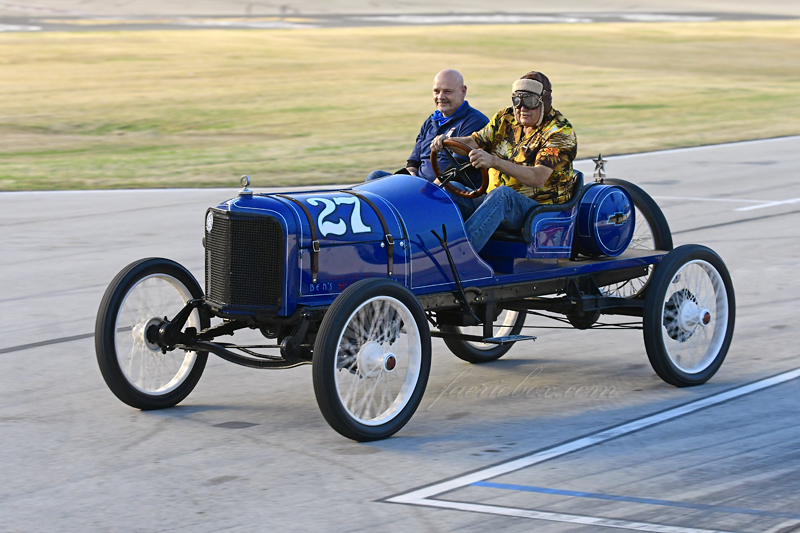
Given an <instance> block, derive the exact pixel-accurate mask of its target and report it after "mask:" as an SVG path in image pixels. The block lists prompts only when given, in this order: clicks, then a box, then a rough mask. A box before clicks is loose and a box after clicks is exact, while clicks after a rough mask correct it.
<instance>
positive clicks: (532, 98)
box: [511, 91, 542, 109]
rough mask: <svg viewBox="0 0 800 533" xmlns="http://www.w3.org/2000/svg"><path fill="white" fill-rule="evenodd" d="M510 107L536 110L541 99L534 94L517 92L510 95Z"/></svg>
mask: <svg viewBox="0 0 800 533" xmlns="http://www.w3.org/2000/svg"><path fill="white" fill-rule="evenodd" d="M511 105H512V106H513V107H514V109H519V108H520V107H527V108H528V109H538V108H539V106H540V105H542V97H541V96H540V95H538V94H535V93H526V92H525V91H518V92H515V93H514V94H512V95H511Z"/></svg>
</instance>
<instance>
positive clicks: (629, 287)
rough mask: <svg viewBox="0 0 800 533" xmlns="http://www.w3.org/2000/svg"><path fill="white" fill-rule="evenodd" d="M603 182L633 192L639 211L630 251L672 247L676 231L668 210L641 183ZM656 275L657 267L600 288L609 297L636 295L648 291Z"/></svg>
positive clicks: (608, 179) (610, 180)
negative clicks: (673, 231)
mask: <svg viewBox="0 0 800 533" xmlns="http://www.w3.org/2000/svg"><path fill="white" fill-rule="evenodd" d="M603 183H605V184H607V185H618V186H620V187H622V188H624V189H625V190H627V191H628V193H630V195H631V197H632V198H633V205H634V207H635V211H636V221H635V223H634V230H633V237H632V238H631V242H630V244H629V245H628V250H631V249H633V250H666V251H669V250H672V233H671V232H670V229H669V224H668V223H667V219H666V217H664V213H662V212H661V209H660V208H659V207H658V204H656V203H655V201H654V200H653V199H652V198H650V195H648V194H647V193H646V192H644V190H642V189H641V188H640V187H639V186H637V185H634V184H633V183H631V182H629V181H625V180H619V179H613V178H605V179H604V180H603ZM652 274H653V267H652V266H650V267H648V269H647V274H646V275H644V276H640V277H638V278H633V279H629V280H625V281H621V282H619V283H614V284H612V285H606V286H604V287H600V290H602V291H603V294H605V295H606V296H619V297H622V298H634V297H636V296H640V295H642V294H643V293H644V289H645V287H647V284H648V282H649V281H650V278H651V277H652Z"/></svg>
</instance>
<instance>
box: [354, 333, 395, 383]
mask: <svg viewBox="0 0 800 533" xmlns="http://www.w3.org/2000/svg"><path fill="white" fill-rule="evenodd" d="M357 361H358V371H359V373H360V374H361V376H362V377H365V378H374V377H377V376H378V375H380V373H381V372H392V371H393V370H394V369H395V367H396V366H397V357H396V356H395V355H394V354H393V353H391V352H390V353H386V352H385V351H384V349H383V346H382V345H380V344H378V343H377V342H368V343H367V344H365V345H364V346H363V347H362V348H361V350H359V352H358V356H357Z"/></svg>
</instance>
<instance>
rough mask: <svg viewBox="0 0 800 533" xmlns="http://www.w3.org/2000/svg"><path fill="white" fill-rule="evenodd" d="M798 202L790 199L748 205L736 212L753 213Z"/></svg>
mask: <svg viewBox="0 0 800 533" xmlns="http://www.w3.org/2000/svg"><path fill="white" fill-rule="evenodd" d="M798 202H800V198H792V199H790V200H781V201H779V202H767V203H761V204H759V205H749V206H747V207H740V208H739V209H737V211H754V210H756V209H765V208H767V207H775V206H778V205H789V204H796V203H798Z"/></svg>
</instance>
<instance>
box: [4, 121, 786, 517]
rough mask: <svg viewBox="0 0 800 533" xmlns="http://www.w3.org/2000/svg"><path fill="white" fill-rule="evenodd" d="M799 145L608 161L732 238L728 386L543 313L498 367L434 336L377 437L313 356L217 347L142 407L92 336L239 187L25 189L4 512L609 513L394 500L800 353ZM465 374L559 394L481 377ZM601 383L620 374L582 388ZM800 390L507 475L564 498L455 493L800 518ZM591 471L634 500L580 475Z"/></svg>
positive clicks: (7, 354)
mask: <svg viewBox="0 0 800 533" xmlns="http://www.w3.org/2000/svg"><path fill="white" fill-rule="evenodd" d="M799 153H800V137H792V138H785V139H777V140H771V141H757V142H749V143H738V144H733V145H723V146H717V147H705V148H697V149H686V150H677V151H670V152H660V153H651V154H641V155H632V156H622V157H616V158H611V159H610V161H609V162H608V163H607V164H606V169H607V171H608V175H609V176H611V177H617V178H622V179H628V180H630V181H633V182H635V183H637V184H639V185H640V186H642V187H643V188H645V190H647V191H648V192H649V193H650V194H651V195H652V196H654V197H655V198H656V199H657V201H658V202H659V204H660V205H661V207H662V208H663V210H664V213H665V214H666V216H667V219H668V220H669V222H670V224H671V227H672V230H673V234H674V239H675V243H676V245H679V244H683V243H690V242H696V243H702V244H705V245H708V246H710V247H711V248H713V249H714V250H716V251H717V252H718V253H719V254H720V255H721V257H722V258H723V259H724V260H725V262H726V263H727V265H728V267H729V269H730V271H731V274H732V277H733V282H734V285H735V288H736V299H737V307H738V309H737V322H736V332H735V336H734V340H733V344H732V347H731V350H730V352H729V355H728V358H727V360H726V362H725V363H724V364H723V366H722V368H721V370H720V371H719V373H718V374H717V375H716V376H715V377H714V378H713V379H712V380H711V381H710V382H709V383H707V384H706V385H704V386H701V387H695V388H690V389H677V388H674V387H671V386H668V385H666V384H665V383H663V382H662V381H661V380H660V379H659V378H658V377H657V376H656V375H655V373H654V372H653V371H652V369H651V368H650V366H649V363H648V361H647V357H646V354H645V350H644V346H643V343H642V337H641V332H639V331H576V330H558V329H557V330H547V329H545V330H540V331H536V332H535V334H536V335H538V337H539V338H538V340H537V341H536V342H535V343H527V344H518V345H517V346H515V347H514V348H513V349H512V351H511V352H510V353H509V354H508V355H506V356H505V357H504V358H503V359H501V360H499V361H497V362H496V363H493V364H489V365H482V366H478V365H469V364H467V363H464V362H462V361H460V360H459V359H456V358H455V357H454V356H452V355H451V354H450V353H449V352H448V351H447V349H446V347H445V346H444V345H443V344H442V343H441V342H440V341H438V340H434V361H433V368H432V373H431V379H430V382H429V384H428V388H427V393H426V396H425V398H424V399H423V402H422V404H421V406H420V408H419V409H418V411H417V413H416V414H415V416H414V418H413V419H412V420H411V422H410V423H409V424H408V425H407V426H406V427H405V428H404V429H403V430H402V431H400V433H398V434H397V435H396V436H395V437H393V438H391V439H388V440H385V441H382V442H378V443H372V444H356V443H354V442H350V441H348V440H346V439H344V438H342V437H340V436H339V435H338V434H337V433H335V432H334V431H333V430H331V429H330V428H329V427H328V426H327V424H326V423H325V421H324V419H323V418H322V416H321V415H320V413H319V410H318V408H317V405H316V401H315V398H314V393H313V389H312V384H311V368H310V367H307V366H306V367H300V368H297V369H292V370H283V371H258V370H251V369H246V368H241V367H237V366H235V365H232V364H230V363H227V362H224V361H221V360H219V359H217V358H213V357H212V358H211V359H210V360H209V365H208V367H207V368H206V371H205V374H204V375H203V378H202V379H201V380H200V383H199V385H198V387H197V388H196V389H195V391H194V392H193V393H192V394H191V395H190V396H189V397H188V398H187V399H186V400H185V401H184V402H183V403H182V404H181V405H180V406H178V407H176V408H173V409H169V410H165V411H158V412H140V411H136V410H134V409H131V408H129V407H127V406H126V405H124V404H122V403H121V402H119V401H118V400H117V399H116V398H115V397H114V396H113V395H112V394H111V392H110V391H109V390H108V389H107V388H106V385H105V383H104V382H103V379H102V377H101V376H100V372H99V370H98V368H97V364H96V361H95V355H94V345H93V339H92V338H91V334H92V331H93V328H94V319H95V313H96V311H97V306H98V304H99V302H100V298H101V296H102V294H103V291H104V290H105V287H106V286H107V284H108V283H109V281H110V280H111V278H112V277H113V276H114V275H115V273H116V272H117V271H119V270H120V269H121V268H122V267H123V266H124V265H126V264H127V263H129V262H131V261H133V260H135V259H138V258H141V257H147V256H165V257H170V258H172V259H175V260H177V261H179V262H181V263H182V264H184V265H185V266H187V267H188V268H189V269H190V270H192V271H193V272H194V273H195V275H196V276H197V277H198V279H202V278H203V275H204V274H203V254H202V247H201V244H200V239H201V237H202V235H203V216H204V212H205V208H206V207H208V206H209V205H216V204H217V203H219V201H221V200H224V199H226V198H228V197H230V196H232V195H233V194H235V190H236V188H237V184H234V183H232V184H231V189H229V190H160V191H98V192H59V193H48V192H39V193H1V194H0V230H1V231H2V240H0V287H2V290H1V291H0V309H1V311H0V313H2V317H1V318H2V320H0V479H1V480H2V483H0V531H2V532H27V531H58V532H68V531H82V532H83V531H154V530H158V531H193V532H195V531H263V530H273V531H277V530H284V531H309V530H324V531H374V530H383V531H455V530H459V531H486V530H503V531H530V530H535V531H548V532H549V531H554V532H555V531H558V532H562V531H595V530H605V529H604V528H601V526H600V525H597V524H595V525H591V526H588V525H580V524H579V523H569V522H552V521H542V520H532V519H530V518H517V517H509V516H498V515H493V514H481V513H476V512H470V511H459V510H451V509H435V508H427V507H419V506H413V505H396V504H392V503H387V502H386V501H385V500H386V499H387V498H389V497H391V496H393V495H397V494H402V493H405V492H408V491H410V490H413V489H415V488H417V487H420V486H423V485H427V484H431V483H437V482H440V481H441V480H443V479H446V478H451V477H453V476H459V475H461V474H463V473H464V472H467V471H470V470H474V469H484V468H486V467H488V466H490V465H492V464H495V463H497V462H499V461H504V460H508V459H510V458H512V457H516V456H519V455H523V454H528V453H532V452H536V451H537V450H542V449H544V448H547V447H549V446H554V445H557V444H559V443H564V442H566V441H570V440H572V439H576V438H579V437H582V436H585V435H591V434H594V433H596V432H598V431H601V430H603V429H605V428H608V427H611V426H614V425H616V424H621V423H624V422H627V421H630V420H635V419H638V418H641V417H644V416H648V415H651V414H653V413H656V412H659V411H661V410H664V409H668V408H671V407H674V406H677V405H681V404H684V403H687V402H691V401H694V400H697V399H701V398H706V397H709V396H711V395H713V394H716V393H718V392H721V391H725V390H728V389H732V388H735V387H738V386H740V385H743V384H746V383H750V382H753V381H756V380H758V379H761V378H764V377H766V376H771V375H774V374H778V373H781V372H784V371H787V370H792V369H795V368H798V367H800V357H798V349H797V347H796V342H795V337H796V332H797V325H796V324H797V323H798V319H800V308H798V305H797V303H796V302H797V300H798V298H799V297H800V286H798V283H797V273H798V264H800V225H798V222H800V181H798V180H796V179H795V176H796V174H797V168H798V167H799V165H800V161H799V159H800V158H799V157H798V154H799ZM576 166H577V167H578V168H580V169H582V170H584V171H585V172H588V173H590V174H591V171H592V168H593V164H592V163H591V162H587V161H583V162H580V163H578V164H577V165H576ZM366 170H367V169H364V171H365V172H366ZM264 185H266V184H264V183H259V182H258V180H255V182H254V186H255V188H256V190H263V186H264ZM528 324H536V325H548V324H547V323H546V322H540V321H538V320H532V319H529V321H528ZM75 337H77V338H75ZM70 338H72V340H70ZM237 340H240V339H239V338H238V337H237ZM456 382H457V383H461V384H465V385H469V386H472V385H481V384H482V385H485V386H486V387H488V388H489V389H492V388H494V387H498V386H511V387H512V388H514V387H517V386H519V385H521V384H522V386H524V387H531V386H536V387H539V389H538V390H545V388H546V387H549V389H547V390H550V391H552V393H551V394H549V395H548V396H544V395H537V394H530V395H518V396H516V397H512V396H510V395H509V396H504V397H499V398H497V397H486V398H464V397H463V396H459V395H458V394H457V393H453V390H454V383H456ZM592 386H600V387H605V388H606V390H613V393H611V394H605V395H602V396H597V395H592V394H589V393H586V394H575V391H576V390H577V389H578V388H579V387H592ZM798 387H800V385H798V383H797V382H796V381H789V382H787V383H784V384H782V385H778V386H775V387H773V388H769V389H766V390H763V391H760V392H756V393H753V394H750V395H748V396H743V397H741V398H738V399H735V400H732V401H730V402H728V403H725V404H721V405H717V406H714V407H709V408H708V409H706V410H703V411H700V412H697V413H693V414H689V415H686V416H684V417H681V418H677V419H674V420H671V421H666V422H663V423H660V424H657V425H655V426H653V427H651V428H649V429H645V430H642V431H639V432H636V433H631V434H627V435H624V436H622V437H620V438H618V439H616V440H613V441H609V442H604V443H602V444H599V445H596V446H594V447H590V448H585V449H581V450H579V451H576V452H575V453H573V454H570V455H565V456H561V457H558V458H556V459H553V460H552V461H547V462H543V463H541V464H538V465H535V466H533V467H530V468H525V469H522V470H519V471H516V472H514V473H511V474H508V475H506V476H502V477H500V478H497V479H491V480H489V481H491V482H494V483H501V484H506V485H511V486H515V487H528V488H530V487H539V488H546V489H552V490H560V491H567V492H564V493H563V494H561V495H559V494H552V493H549V494H543V493H541V492H530V490H517V489H513V490H512V489H503V488H490V487H483V486H470V487H465V488H463V489H460V490H459V491H456V492H454V493H453V494H445V495H443V496H441V497H442V498H446V499H448V500H457V501H462V502H468V503H470V504H475V505H478V504H487V505H493V506H500V507H507V508H510V509H523V510H538V511H542V512H545V511H546V512H551V513H553V512H560V513H564V514H568V515H580V516H585V517H593V520H594V519H597V518H598V517H599V518H601V519H602V518H606V519H613V520H616V521H617V522H630V523H646V524H654V526H653V528H655V529H653V528H651V529H650V530H658V531H674V532H677V531H685V530H686V529H685V528H687V527H698V528H705V529H722V530H727V531H740V532H757V531H772V532H778V531H780V532H782V533H787V532H789V531H795V530H800V520H797V519H795V518H793V516H795V515H796V514H797V513H798V512H800V476H798V475H797V473H796V472H797V470H798V468H800V455H798V453H797V442H798V439H799V438H800V413H798V407H797V402H796V398H797V393H798ZM569 391H572V393H570V392H569ZM569 491H571V492H569ZM581 492H582V493H594V494H602V495H606V496H608V495H616V496H620V497H624V498H626V499H623V500H617V501H610V500H608V499H605V500H604V499H597V498H590V497H586V496H575V495H573V494H572V493H581ZM565 494H566V495H565ZM635 498H645V499H650V500H657V501H659V502H662V503H658V504H652V503H641V502H639V501H638V500H635ZM663 502H666V503H663ZM687 505H689V506H690V507H687ZM692 505H693V506H694V507H691V506H692ZM724 509H728V510H724ZM729 509H739V510H740V511H736V512H731V511H730V510H729ZM741 510H744V512H741ZM793 513H794V514H793ZM617 522H614V523H615V524H616V523H617ZM609 523H610V522H609ZM658 528H661V529H658ZM670 528H671V529H670Z"/></svg>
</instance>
